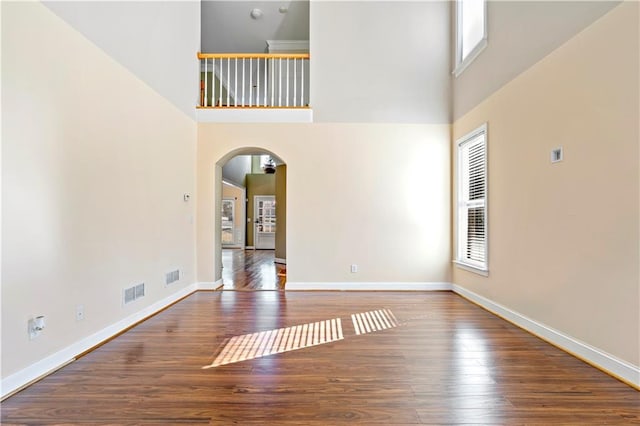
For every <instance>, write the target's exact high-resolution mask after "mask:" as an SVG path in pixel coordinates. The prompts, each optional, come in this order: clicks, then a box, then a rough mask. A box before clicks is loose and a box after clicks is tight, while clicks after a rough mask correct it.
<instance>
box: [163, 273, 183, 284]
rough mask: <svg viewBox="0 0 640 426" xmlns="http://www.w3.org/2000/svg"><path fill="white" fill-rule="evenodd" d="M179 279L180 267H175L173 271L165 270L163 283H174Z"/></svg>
mask: <svg viewBox="0 0 640 426" xmlns="http://www.w3.org/2000/svg"><path fill="white" fill-rule="evenodd" d="M179 280H180V269H176V270H175V271H171V272H167V273H166V274H165V280H164V283H165V285H169V284H171V283H175V282H176V281H179Z"/></svg>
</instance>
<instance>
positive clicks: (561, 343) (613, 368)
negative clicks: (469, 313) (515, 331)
mask: <svg viewBox="0 0 640 426" xmlns="http://www.w3.org/2000/svg"><path fill="white" fill-rule="evenodd" d="M452 289H453V291H454V292H455V293H456V294H459V295H460V296H462V297H464V298H465V299H468V300H470V301H471V302H473V303H476V304H477V305H479V306H481V307H483V308H484V309H486V310H487V311H489V312H491V313H493V314H495V315H497V316H499V317H501V318H503V319H505V320H507V321H509V322H511V323H512V324H514V325H516V326H518V327H520V328H522V329H523V330H526V331H528V332H529V333H531V334H533V335H535V336H537V337H539V338H541V339H542V340H545V341H547V342H549V343H551V344H553V345H554V346H557V347H558V348H560V349H562V350H564V351H566V352H568V353H569V354H571V355H573V356H575V357H576V358H578V359H582V360H584V361H586V362H588V363H589V364H592V365H593V366H594V367H597V368H599V369H601V370H603V371H605V372H606V373H608V374H610V375H612V376H614V377H617V378H619V379H621V380H622V381H624V382H627V383H629V384H631V385H632V386H635V387H636V388H640V367H638V366H635V365H632V364H630V363H628V362H626V361H623V360H621V359H619V358H616V357H615V356H613V355H611V354H608V353H606V352H604V351H602V350H600V349H598V348H595V347H593V346H591V345H589V344H587V343H584V342H581V341H579V340H578V339H575V338H573V337H571V336H569V335H566V334H564V333H562V332H561V331H558V330H555V329H553V328H551V327H549V326H547V325H544V324H542V323H540V322H538V321H536V320H533V319H531V318H529V317H527V316H525V315H522V314H520V313H518V312H516V311H513V310H511V309H509V308H507V307H506V306H503V305H501V304H499V303H496V302H493V301H491V300H489V299H487V298H486V297H483V296H480V295H479V294H476V293H474V292H472V291H470V290H467V289H466V288H464V287H462V286H459V285H457V284H453V285H452Z"/></svg>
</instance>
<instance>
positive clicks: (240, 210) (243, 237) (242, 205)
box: [221, 179, 248, 250]
mask: <svg viewBox="0 0 640 426" xmlns="http://www.w3.org/2000/svg"><path fill="white" fill-rule="evenodd" d="M222 183H223V185H224V184H227V185H229V186H233V187H234V188H237V189H240V190H241V191H242V198H238V199H237V200H236V206H235V215H236V216H237V218H238V223H240V225H239V226H238V227H236V228H237V229H238V230H239V231H240V238H239V240H240V241H239V242H238V243H237V244H235V243H234V244H233V245H231V244H225V245H224V248H240V249H243V250H244V249H245V248H246V242H247V225H248V224H247V219H246V217H247V201H246V200H247V188H245V187H244V186H241V185H238V184H236V183H234V182H231V181H229V180H226V179H223V180H222ZM224 199H225V197H222V198H221V201H222V200H224Z"/></svg>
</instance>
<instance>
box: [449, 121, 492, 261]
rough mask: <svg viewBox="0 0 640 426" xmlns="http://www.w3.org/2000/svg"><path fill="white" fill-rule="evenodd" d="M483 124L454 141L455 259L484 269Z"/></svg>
mask: <svg viewBox="0 0 640 426" xmlns="http://www.w3.org/2000/svg"><path fill="white" fill-rule="evenodd" d="M486 145H487V126H486V124H485V125H483V126H481V127H480V128H478V129H476V130H474V131H473V132H471V133H469V134H468V135H466V136H464V137H462V138H461V139H459V140H458V142H457V179H456V180H457V191H456V198H457V208H456V259H455V262H456V263H458V264H460V265H462V266H466V267H469V268H472V269H473V270H474V271H478V272H480V273H486V272H487V271H488V262H487V202H486V196H487V155H486Z"/></svg>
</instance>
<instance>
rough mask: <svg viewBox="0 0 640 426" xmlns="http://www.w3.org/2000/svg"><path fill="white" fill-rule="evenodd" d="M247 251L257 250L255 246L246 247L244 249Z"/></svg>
mask: <svg viewBox="0 0 640 426" xmlns="http://www.w3.org/2000/svg"><path fill="white" fill-rule="evenodd" d="M244 249H245V250H255V249H256V248H255V246H245V247H244Z"/></svg>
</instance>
